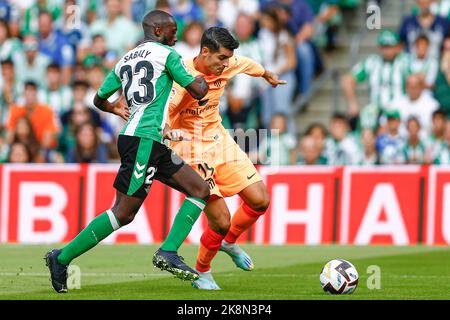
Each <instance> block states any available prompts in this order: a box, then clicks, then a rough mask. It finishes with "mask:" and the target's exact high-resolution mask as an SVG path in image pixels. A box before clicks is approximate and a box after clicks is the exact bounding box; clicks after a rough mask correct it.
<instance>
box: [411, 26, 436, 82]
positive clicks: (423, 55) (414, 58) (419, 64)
mask: <svg viewBox="0 0 450 320" xmlns="http://www.w3.org/2000/svg"><path fill="white" fill-rule="evenodd" d="M429 47H430V40H429V39H428V37H427V36H426V35H424V34H423V35H421V36H419V37H418V38H417V40H416V42H415V50H414V51H413V52H411V53H410V55H409V73H412V74H420V75H421V76H422V77H423V79H424V81H425V85H426V88H427V89H432V88H433V87H434V82H435V81H436V76H437V72H438V70H439V60H438V59H437V58H435V57H433V56H431V55H428V54H427V53H428V50H429Z"/></svg>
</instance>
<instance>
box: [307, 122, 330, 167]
mask: <svg viewBox="0 0 450 320" xmlns="http://www.w3.org/2000/svg"><path fill="white" fill-rule="evenodd" d="M305 136H311V137H312V138H313V139H314V143H315V145H316V146H317V147H318V148H319V150H320V154H321V157H322V158H323V159H325V160H324V162H326V158H325V141H326V139H327V136H328V132H327V129H326V128H325V126H324V125H323V124H321V123H313V124H311V125H310V126H309V127H308V128H307V129H306V131H305Z"/></svg>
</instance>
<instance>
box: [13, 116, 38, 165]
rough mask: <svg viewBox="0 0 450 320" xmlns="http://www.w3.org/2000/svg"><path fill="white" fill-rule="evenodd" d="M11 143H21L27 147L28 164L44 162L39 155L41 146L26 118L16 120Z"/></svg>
mask: <svg viewBox="0 0 450 320" xmlns="http://www.w3.org/2000/svg"><path fill="white" fill-rule="evenodd" d="M12 143H13V144H14V143H23V144H25V145H26V146H27V149H28V150H29V153H30V162H44V161H45V158H44V157H43V155H42V154H41V146H40V145H39V142H38V141H37V139H36V136H35V134H34V131H33V125H32V123H31V121H30V119H29V118H28V117H22V118H19V119H18V120H17V124H16V127H15V128H14V132H13V140H12Z"/></svg>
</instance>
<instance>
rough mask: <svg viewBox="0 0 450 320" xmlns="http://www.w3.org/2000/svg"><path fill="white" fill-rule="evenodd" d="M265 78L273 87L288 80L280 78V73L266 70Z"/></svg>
mask: <svg viewBox="0 0 450 320" xmlns="http://www.w3.org/2000/svg"><path fill="white" fill-rule="evenodd" d="M262 77H263V78H264V80H266V81H267V82H268V83H269V84H270V85H271V86H272V87H274V88H275V87H276V86H278V85H283V84H286V83H287V81H285V80H280V79H278V75H276V74H275V73H273V72H270V71H268V70H266V71H265V72H264V74H263V75H262Z"/></svg>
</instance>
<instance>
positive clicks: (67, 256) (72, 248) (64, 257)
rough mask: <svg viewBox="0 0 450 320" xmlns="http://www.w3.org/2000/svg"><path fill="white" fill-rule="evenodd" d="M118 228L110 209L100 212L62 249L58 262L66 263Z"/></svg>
mask: <svg viewBox="0 0 450 320" xmlns="http://www.w3.org/2000/svg"><path fill="white" fill-rule="evenodd" d="M119 228H120V223H119V221H118V220H117V218H116V216H115V215H114V213H113V212H112V211H111V210H108V211H106V212H104V213H102V214H101V215H99V216H98V217H96V218H95V219H94V220H92V221H91V223H89V225H88V226H87V227H86V228H84V229H83V230H82V231H81V232H80V233H79V234H78V235H77V236H76V237H75V239H73V240H72V241H71V242H70V243H69V244H67V245H66V246H65V247H64V248H63V249H62V251H61V253H60V254H59V256H58V261H59V263H62V264H65V265H68V264H69V263H70V262H71V261H72V260H73V259H75V258H76V257H78V256H80V255H82V254H83V253H85V252H86V251H88V250H89V249H92V248H93V247H95V246H96V245H97V244H98V243H99V242H100V241H102V240H103V239H105V238H106V237H107V236H109V235H110V234H111V233H113V231H115V230H117V229H119Z"/></svg>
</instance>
